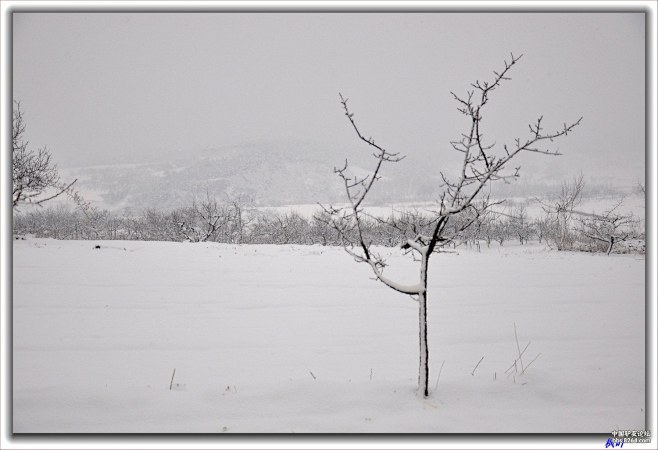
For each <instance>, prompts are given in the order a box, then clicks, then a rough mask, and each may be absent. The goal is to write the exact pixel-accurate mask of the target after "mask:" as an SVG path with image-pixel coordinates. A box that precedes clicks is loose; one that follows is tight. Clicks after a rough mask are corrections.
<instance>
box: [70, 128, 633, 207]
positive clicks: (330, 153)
mask: <svg viewBox="0 0 658 450" xmlns="http://www.w3.org/2000/svg"><path fill="white" fill-rule="evenodd" d="M438 156H439V155H438V152H437V158H436V159H428V158H424V159H420V158H414V155H413V154H411V155H408V156H407V158H405V159H404V160H402V161H401V162H399V163H397V164H390V165H388V166H387V167H385V169H384V170H383V176H382V179H381V180H380V181H379V182H378V184H377V186H376V189H375V190H373V192H372V198H371V199H370V201H371V203H373V204H390V203H403V202H427V201H433V200H436V199H437V198H438V196H439V194H440V192H441V189H442V188H441V185H442V181H441V178H440V173H439V170H444V173H446V174H447V175H448V176H450V174H452V173H455V172H454V170H455V169H456V166H455V167H454V168H453V170H451V168H452V167H451V166H452V165H454V161H453V162H451V163H449V164H445V163H444V164H441V163H440V161H439V157H438ZM536 156H537V155H529V157H527V158H525V159H520V161H521V162H522V163H523V162H524V161H525V162H526V163H527V164H525V165H523V164H522V170H521V178H520V179H518V180H516V181H514V182H512V183H510V184H505V183H495V184H494V187H493V192H494V194H498V195H501V196H513V197H523V196H533V195H542V194H544V193H550V192H554V191H555V190H556V189H558V186H559V184H560V183H561V182H562V180H563V179H568V178H571V177H572V176H574V175H576V174H577V173H578V172H579V170H583V172H584V173H585V176H586V178H588V186H589V187H590V189H594V190H597V191H610V190H615V189H624V190H628V189H629V188H630V187H632V184H633V181H632V180H630V179H618V178H614V177H606V176H605V174H602V173H601V171H600V170H597V172H596V176H592V174H591V173H588V172H587V171H586V170H585V169H576V168H577V167H578V164H575V163H574V170H573V172H569V173H567V172H558V173H557V174H556V172H555V171H554V170H553V169H554V168H553V166H552V163H553V161H552V159H554V157H542V156H539V157H536ZM346 157H349V161H350V170H351V171H352V173H355V174H358V175H359V176H364V175H366V174H367V173H368V172H369V171H370V170H371V169H372V164H373V162H374V159H372V158H370V153H369V149H367V148H366V147H365V146H363V145H359V143H358V142H357V143H356V144H355V145H354V146H352V147H349V148H342V147H340V146H335V145H334V146H321V145H319V144H313V143H308V142H274V141H261V142H253V143H249V144H244V145H236V146H226V147H218V148H215V149H207V150H203V151H196V152H188V153H186V157H185V158H181V157H180V156H179V157H175V156H172V157H168V158H167V157H166V156H165V157H162V158H161V161H159V162H150V161H144V162H139V163H117V164H115V165H103V166H91V167H78V168H65V169H61V170H60V172H61V175H62V178H63V179H65V180H71V179H74V178H77V179H78V182H77V184H76V187H77V189H78V191H79V192H80V193H81V194H82V195H83V197H85V198H86V199H87V200H89V201H91V202H92V203H93V204H94V205H96V206H98V207H101V208H107V209H110V210H124V209H126V208H127V209H131V210H141V209H144V208H157V209H170V208H175V207H179V206H184V205H189V204H190V203H191V202H192V200H193V199H195V198H200V197H202V196H205V194H206V192H208V193H209V194H210V195H213V196H216V197H218V198H224V197H226V196H233V195H239V194H244V195H247V196H249V197H251V198H252V199H253V200H254V203H255V204H256V205H258V206H283V205H292V204H310V203H316V202H323V203H326V202H342V201H344V191H343V186H342V182H341V180H340V179H339V178H338V177H337V176H336V174H335V173H334V171H333V169H334V167H336V166H342V165H343V164H344V162H345V158H346ZM558 158H565V156H561V157H558ZM638 181H640V180H638Z"/></svg>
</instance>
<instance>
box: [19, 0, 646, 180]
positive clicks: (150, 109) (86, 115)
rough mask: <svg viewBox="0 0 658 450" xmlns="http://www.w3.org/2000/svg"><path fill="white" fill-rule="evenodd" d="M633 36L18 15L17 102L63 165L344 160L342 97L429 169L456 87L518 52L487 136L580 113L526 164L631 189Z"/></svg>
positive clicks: (606, 25)
mask: <svg viewBox="0 0 658 450" xmlns="http://www.w3.org/2000/svg"><path fill="white" fill-rule="evenodd" d="M644 31H645V24H644V15H643V14H641V13H508V12H500V13H490V14H485V13H463V14H456V13H414V14H412V13H352V14H345V13H331V14H329V13H315V14H313V13H304V14H301V13H281V12H279V13H258V14H256V13H242V14H239V13H133V14H129V13H96V14H81V13H16V14H14V16H13V39H14V40H13V94H14V99H16V100H20V101H21V103H22V108H23V111H24V114H25V117H26V121H27V125H28V130H27V134H28V138H29V139H30V142H31V143H32V144H33V145H35V146H42V145H47V146H48V148H49V149H50V150H51V152H52V153H53V156H54V158H55V160H56V161H57V162H58V163H59V166H60V167H76V166H86V165H101V164H112V163H119V162H134V161H141V160H158V159H165V158H169V157H171V156H172V155H173V156H185V155H187V154H193V153H194V152H195V151H198V150H202V149H209V148H217V147H222V146H226V145H235V144H241V143H246V142H258V141H269V140H272V141H277V142H287V141H290V142H312V143H315V144H318V146H319V148H322V146H324V145H326V146H333V147H336V146H339V147H340V146H345V152H346V153H348V152H350V151H353V150H354V145H355V140H354V136H353V131H352V130H351V129H350V128H349V124H348V123H347V122H346V120H345V118H344V116H343V115H342V112H341V110H340V105H339V103H338V92H342V93H343V94H344V95H346V96H348V97H350V104H351V107H352V109H353V112H355V113H356V119H357V120H358V122H359V124H360V126H361V128H362V129H363V131H364V132H365V133H367V134H369V135H372V136H374V137H375V138H376V140H377V142H378V143H381V144H383V145H385V146H387V147H388V148H389V149H390V150H393V151H402V152H403V153H406V154H407V155H408V160H410V161H412V162H416V163H418V164H441V162H442V161H443V159H442V158H444V155H446V154H450V153H451V150H450V146H449V144H448V143H449V141H450V140H451V139H456V138H458V137H459V135H460V133H462V132H464V131H465V130H466V128H467V124H465V122H464V120H465V119H464V117H463V116H460V114H459V113H457V111H456V109H455V107H456V104H455V102H454V100H453V99H452V97H451V95H450V91H455V92H456V93H460V94H461V93H464V92H465V91H466V89H468V87H469V83H470V82H473V81H475V80H476V79H481V80H486V79H489V78H490V76H491V72H492V71H493V70H501V68H502V66H503V61H504V60H505V59H506V58H509V54H510V52H513V53H514V54H515V55H516V54H521V53H523V54H524V56H523V58H522V59H521V61H520V62H519V65H518V66H515V68H514V71H513V72H512V73H511V74H510V75H511V77H512V80H511V81H509V82H507V83H506V84H505V85H504V86H503V87H501V88H500V89H499V90H498V91H496V93H495V96H494V97H493V98H492V101H491V103H490V110H489V112H488V115H487V116H485V122H484V124H485V125H486V126H487V128H486V129H485V135H486V136H487V137H489V138H491V139H492V140H495V141H496V142H498V143H501V144H502V143H506V142H511V141H512V140H513V138H515V137H517V136H525V133H527V129H528V128H527V124H528V123H529V122H531V121H533V120H534V119H536V117H537V116H539V115H543V116H544V120H545V125H546V127H547V128H549V127H561V125H562V123H563V122H571V121H575V120H577V119H578V118H579V117H580V116H584V119H583V123H582V125H581V126H580V127H579V128H578V129H577V130H576V131H575V133H574V134H573V135H570V136H569V137H568V138H567V139H565V140H561V141H560V142H558V143H556V146H557V148H559V149H560V150H561V151H562V152H563V153H564V154H565V156H563V157H560V158H549V159H550V160H549V159H547V158H545V157H541V156H540V155H526V156H527V157H528V159H527V162H522V164H523V165H525V166H529V167H533V165H536V164H542V165H543V166H544V168H546V167H549V168H551V170H553V171H554V172H555V173H556V174H557V175H556V176H558V177H559V176H562V175H565V176H567V175H572V174H574V173H576V172H577V171H578V170H581V169H582V170H583V171H584V172H585V173H586V174H588V175H589V176H594V175H596V174H599V173H600V174H601V175H602V176H606V175H610V173H612V172H617V173H618V174H621V175H622V176H623V177H626V178H627V179H628V180H629V182H632V180H640V179H643V178H644V152H645V144H644V141H645V139H644V138H645V126H644V125H645V122H644V121H645V117H644V116H645V105H644V99H645V65H644V56H645V41H644ZM453 153H454V152H453ZM533 157H534V158H533ZM446 158H447V157H446ZM537 158H541V160H537Z"/></svg>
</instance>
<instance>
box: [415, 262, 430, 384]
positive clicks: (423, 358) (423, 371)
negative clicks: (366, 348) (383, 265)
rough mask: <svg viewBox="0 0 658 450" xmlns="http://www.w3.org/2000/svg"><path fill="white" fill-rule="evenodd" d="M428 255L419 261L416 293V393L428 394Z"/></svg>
mask: <svg viewBox="0 0 658 450" xmlns="http://www.w3.org/2000/svg"><path fill="white" fill-rule="evenodd" d="M428 260H429V255H424V257H423V258H422V261H421V269H420V277H421V282H422V284H423V291H422V292H421V293H420V294H418V325H419V327H418V328H419V333H418V336H419V343H420V364H419V367H418V394H419V395H422V396H423V397H427V396H429V390H428V381H429V348H428V345H427V262H428Z"/></svg>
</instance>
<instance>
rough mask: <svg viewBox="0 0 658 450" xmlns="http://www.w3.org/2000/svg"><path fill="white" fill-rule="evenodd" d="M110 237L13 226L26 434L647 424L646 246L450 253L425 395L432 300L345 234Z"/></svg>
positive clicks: (399, 264)
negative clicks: (397, 286)
mask: <svg viewBox="0 0 658 450" xmlns="http://www.w3.org/2000/svg"><path fill="white" fill-rule="evenodd" d="M95 244H97V243H96V242H89V241H54V240H46V239H28V240H25V241H15V242H14V253H13V259H14V271H13V277H14V295H13V426H14V432H17V433H25V432H91V433H99V432H107V433H115V432H158V433H169V432H176V433H178V432H180V433H187V432H202V433H206V432H207V433H222V432H227V433H253V432H275V433H292V432H341V433H352V432H357V433H360V432H366V433H368V432H395V433H405V432H414V433H416V432H422V433H445V432H449V433H474V432H494V433H497V432H505V433H508V432H511V433H516V432H542V433H544V432H547V433H550V432H560V433H570V432H575V433H595V432H596V433H609V432H610V431H612V430H615V429H638V430H639V429H644V423H645V422H644V409H645V389H644V385H645V384H644V383H645V377H644V364H645V362H644V359H645V358H644V349H645V338H644V323H645V314H644V307H645V301H644V257H643V256H637V255H612V256H609V257H607V256H604V255H592V254H577V253H558V252H554V251H548V250H546V249H544V248H543V247H542V246H539V245H534V246H523V247H520V246H505V247H498V245H497V244H496V245H492V247H491V249H486V247H485V248H483V252H482V253H476V252H475V251H472V250H469V249H462V250H460V251H459V252H458V253H457V254H445V255H439V256H436V257H435V258H434V259H433V261H432V262H431V263H430V264H431V273H430V286H429V308H430V310H429V320H430V323H429V333H430V361H431V374H430V379H431V383H430V385H431V387H432V388H433V392H432V394H431V396H430V398H429V399H424V400H423V399H419V398H417V397H416V395H415V388H416V382H417V370H418V367H417V364H418V342H417V329H418V324H417V306H416V304H415V303H414V302H412V301H411V300H409V299H408V298H406V297H404V296H402V295H400V294H397V293H395V292H393V291H391V290H389V289H387V288H385V287H384V286H383V285H381V284H378V283H376V282H374V281H372V280H370V279H369V273H368V268H367V267H366V266H364V265H358V264H356V263H354V262H353V261H352V260H351V259H350V258H349V257H348V256H347V255H346V254H345V253H344V252H343V251H342V250H341V249H336V248H322V247H317V246H314V247H301V246H242V247H238V246H232V245H220V244H203V243H201V244H183V243H156V242H100V243H98V244H100V246H101V248H100V249H95V248H94V245H95ZM383 252H384V253H391V254H395V251H394V250H392V249H384V250H383ZM390 261H391V262H392V263H393V265H394V266H395V267H392V268H391V269H390V273H391V274H393V273H395V272H398V275H399V276H400V277H402V278H406V279H408V280H413V278H414V276H415V272H414V270H413V266H412V264H413V263H412V262H410V261H407V260H406V259H403V258H401V257H392V258H391V259H390ZM514 324H516V328H517V331H518V339H519V344H520V346H521V348H523V347H524V346H525V345H526V344H527V343H528V342H529V341H531V344H530V346H529V347H528V349H527V351H526V353H525V355H524V362H525V364H526V365H527V364H528V363H529V362H530V361H531V360H532V359H534V358H535V357H536V356H537V355H538V354H541V355H540V356H539V358H538V359H536V360H535V361H534V363H532V365H531V366H530V367H529V368H528V369H527V372H526V374H524V375H520V374H518V373H517V374H516V375H511V376H507V375H506V374H505V371H506V369H508V368H509V367H510V365H511V364H512V362H513V360H514V358H515V356H516V354H517V344H516V341H515V337H514ZM483 356H484V359H483V360H482V362H481V363H480V365H479V366H478V367H477V369H476V370H475V372H473V370H474V368H475V366H476V364H477V363H478V361H479V360H480V359H481V358H482V357H483ZM443 361H445V363H444V367H443V370H442V372H441V376H440V379H439V382H438V389H434V386H435V383H436V380H437V376H438V374H439V368H440V366H441V364H442V362H443ZM174 369H175V377H174V379H173V383H172V381H171V379H172V373H173V371H174ZM518 370H519V371H520V368H519V369H518ZM512 372H514V370H513V369H512V371H510V373H512ZM170 385H171V389H170ZM602 445H603V443H602Z"/></svg>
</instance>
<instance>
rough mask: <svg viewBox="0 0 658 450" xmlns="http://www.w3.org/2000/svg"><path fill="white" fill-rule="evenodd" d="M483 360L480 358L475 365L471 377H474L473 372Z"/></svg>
mask: <svg viewBox="0 0 658 450" xmlns="http://www.w3.org/2000/svg"><path fill="white" fill-rule="evenodd" d="M483 359H484V356H483V357H482V358H480V360H479V361H478V363H477V364H476V365H475V367H474V368H473V372H471V376H475V370H476V369H477V368H478V366H479V365H480V363H481V362H482V360H483Z"/></svg>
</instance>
